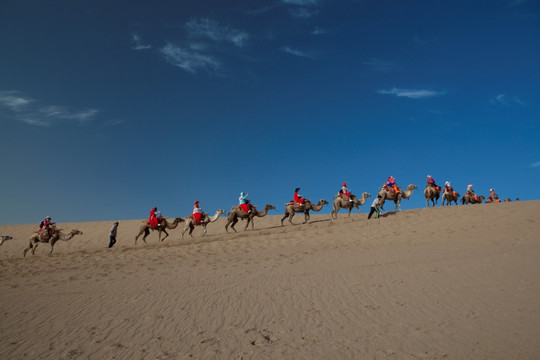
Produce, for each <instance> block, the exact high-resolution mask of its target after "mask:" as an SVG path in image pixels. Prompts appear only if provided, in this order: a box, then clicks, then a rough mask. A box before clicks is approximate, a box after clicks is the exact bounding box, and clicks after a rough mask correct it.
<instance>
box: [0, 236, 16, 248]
mask: <svg viewBox="0 0 540 360" xmlns="http://www.w3.org/2000/svg"><path fill="white" fill-rule="evenodd" d="M11 239H13V237H12V236H9V235H0V246H2V244H3V243H4V241H7V240H11Z"/></svg>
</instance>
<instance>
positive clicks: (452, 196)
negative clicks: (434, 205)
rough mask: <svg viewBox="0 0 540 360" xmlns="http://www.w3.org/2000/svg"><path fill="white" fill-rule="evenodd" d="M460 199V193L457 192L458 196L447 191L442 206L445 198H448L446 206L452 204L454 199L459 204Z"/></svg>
mask: <svg viewBox="0 0 540 360" xmlns="http://www.w3.org/2000/svg"><path fill="white" fill-rule="evenodd" d="M458 199H459V193H456V196H454V194H453V193H451V192H447V191H445V192H444V194H443V196H442V206H444V201H445V200H446V206H448V205H452V201H453V202H454V203H455V204H456V205H457V201H458Z"/></svg>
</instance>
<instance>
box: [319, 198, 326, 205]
mask: <svg viewBox="0 0 540 360" xmlns="http://www.w3.org/2000/svg"><path fill="white" fill-rule="evenodd" d="M319 204H320V205H328V201H326V200H324V199H321V200H319Z"/></svg>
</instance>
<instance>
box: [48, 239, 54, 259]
mask: <svg viewBox="0 0 540 360" xmlns="http://www.w3.org/2000/svg"><path fill="white" fill-rule="evenodd" d="M49 245H51V251H49V256H51V254H52V252H53V249H54V242H52V241H51V242H50V243H49Z"/></svg>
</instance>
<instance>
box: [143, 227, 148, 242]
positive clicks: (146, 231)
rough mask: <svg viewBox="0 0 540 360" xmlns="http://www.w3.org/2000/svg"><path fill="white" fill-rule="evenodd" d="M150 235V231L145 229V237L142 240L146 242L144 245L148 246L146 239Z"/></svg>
mask: <svg viewBox="0 0 540 360" xmlns="http://www.w3.org/2000/svg"><path fill="white" fill-rule="evenodd" d="M148 235H150V230H148V228H146V229H144V236H143V238H142V240H143V241H144V243H145V244H146V237H147V236H148Z"/></svg>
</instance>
